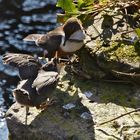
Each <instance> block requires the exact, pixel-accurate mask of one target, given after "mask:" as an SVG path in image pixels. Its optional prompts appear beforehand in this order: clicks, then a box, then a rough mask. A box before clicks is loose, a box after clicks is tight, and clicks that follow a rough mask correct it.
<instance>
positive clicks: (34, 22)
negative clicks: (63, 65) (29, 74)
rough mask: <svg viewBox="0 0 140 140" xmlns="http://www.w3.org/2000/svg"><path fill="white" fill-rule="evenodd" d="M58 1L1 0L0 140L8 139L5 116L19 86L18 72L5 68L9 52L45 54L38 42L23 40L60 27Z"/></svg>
mask: <svg viewBox="0 0 140 140" xmlns="http://www.w3.org/2000/svg"><path fill="white" fill-rule="evenodd" d="M55 4H56V0H49V1H48V0H21V1H19V0H10V1H9V0H0V140H6V139H7V135H8V130H7V127H6V122H5V119H4V118H3V117H2V116H3V113H4V112H6V111H7V109H8V108H9V107H10V106H11V105H12V104H13V95H12V89H14V88H15V87H16V85H17V84H18V81H19V78H18V72H17V70H16V69H13V68H12V67H9V66H7V65H3V63H2V55H3V54H5V53H7V52H13V53H27V54H37V55H42V53H43V52H42V50H41V49H39V48H37V47H35V45H34V43H28V42H24V41H23V40H22V39H23V38H24V37H26V36H27V35H28V34H31V33H46V32H48V31H50V30H52V29H54V28H55V27H56V26H58V23H57V15H56V13H58V12H61V10H60V9H58V8H56V6H55Z"/></svg>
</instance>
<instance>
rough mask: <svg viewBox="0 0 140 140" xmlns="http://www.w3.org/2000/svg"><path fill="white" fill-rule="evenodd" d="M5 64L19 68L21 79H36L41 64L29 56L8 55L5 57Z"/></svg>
mask: <svg viewBox="0 0 140 140" xmlns="http://www.w3.org/2000/svg"><path fill="white" fill-rule="evenodd" d="M3 62H4V63H5V64H9V65H11V66H14V67H16V68H18V69H19V75H20V78H21V79H27V78H31V77H34V76H35V75H37V73H38V70H39V68H40V63H39V62H38V61H37V60H36V59H35V58H34V57H33V56H31V55H27V54H16V53H7V54H5V55H4V56H3Z"/></svg>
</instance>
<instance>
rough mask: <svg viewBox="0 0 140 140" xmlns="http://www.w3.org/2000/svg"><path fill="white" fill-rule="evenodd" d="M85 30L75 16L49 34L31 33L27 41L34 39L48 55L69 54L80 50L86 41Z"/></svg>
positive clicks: (26, 38) (59, 55)
mask: <svg viewBox="0 0 140 140" xmlns="http://www.w3.org/2000/svg"><path fill="white" fill-rule="evenodd" d="M84 38H85V32H84V30H83V27H82V23H81V21H80V20H78V19H77V18H75V17H72V18H69V19H68V20H67V21H66V22H65V23H64V25H62V26H59V27H57V28H56V29H54V30H52V31H50V32H48V33H47V34H30V35H28V36H27V37H25V38H24V40H25V41H34V42H35V43H36V45H37V46H40V47H41V48H43V49H44V50H45V51H44V52H45V53H46V54H47V57H51V58H52V57H61V56H67V55H70V54H72V53H74V52H75V51H77V50H79V49H80V48H81V47H82V46H83V44H84V42H83V40H84Z"/></svg>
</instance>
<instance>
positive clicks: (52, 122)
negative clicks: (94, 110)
mask: <svg viewBox="0 0 140 140" xmlns="http://www.w3.org/2000/svg"><path fill="white" fill-rule="evenodd" d="M15 109H16V111H14V110H15ZM60 111H61V108H60V107H58V106H57V107H56V106H52V107H50V108H48V109H47V110H45V111H43V112H41V111H39V110H37V109H35V108H31V109H30V114H29V115H28V125H27V126H26V125H24V123H25V108H24V107H21V106H20V105H19V104H16V103H15V104H13V105H12V107H11V108H10V109H9V110H8V112H7V113H6V114H7V117H6V120H7V124H8V128H9V131H10V137H11V139H14V140H20V139H22V140H27V139H32V138H34V139H40V140H68V139H71V138H72V137H73V135H75V136H76V137H77V140H85V138H86V140H91V139H93V138H94V134H93V131H92V129H87V127H88V125H89V124H88V123H87V122H86V121H84V120H83V119H80V118H79V117H77V116H76V115H74V114H73V115H72V114H70V116H71V118H65V117H64V116H63V115H62V114H61V112H60Z"/></svg>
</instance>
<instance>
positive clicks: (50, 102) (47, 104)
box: [39, 97, 57, 110]
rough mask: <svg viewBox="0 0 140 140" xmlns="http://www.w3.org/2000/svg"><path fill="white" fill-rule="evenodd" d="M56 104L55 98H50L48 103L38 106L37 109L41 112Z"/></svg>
mask: <svg viewBox="0 0 140 140" xmlns="http://www.w3.org/2000/svg"><path fill="white" fill-rule="evenodd" d="M56 102H57V99H56V98H55V97H53V98H51V99H50V100H49V101H48V100H47V101H45V102H43V103H42V104H41V105H40V106H39V109H41V110H46V109H47V108H48V107H49V106H51V105H53V104H55V103H56Z"/></svg>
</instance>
